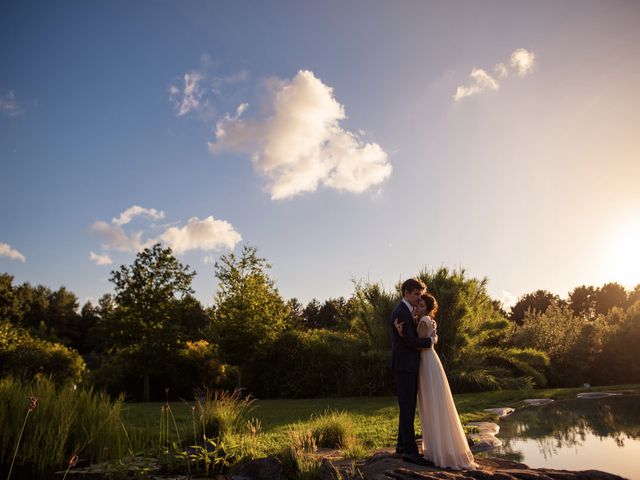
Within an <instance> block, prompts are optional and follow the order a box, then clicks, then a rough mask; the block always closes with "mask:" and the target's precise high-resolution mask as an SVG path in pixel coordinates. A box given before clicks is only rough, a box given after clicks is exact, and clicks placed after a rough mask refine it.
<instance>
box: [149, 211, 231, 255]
mask: <svg viewBox="0 0 640 480" xmlns="http://www.w3.org/2000/svg"><path fill="white" fill-rule="evenodd" d="M159 238H160V240H162V241H163V242H165V243H166V244H167V245H169V246H170V247H171V248H172V249H173V250H174V251H175V252H176V253H178V254H180V253H184V252H186V251H188V250H215V249H218V248H229V249H233V248H234V247H235V245H236V244H237V243H238V242H239V241H240V240H242V237H241V236H240V234H239V233H238V232H237V231H236V230H235V228H233V225H231V224H230V223H229V222H226V221H224V220H216V219H215V218H213V217H212V216H209V217H207V218H205V219H203V220H200V219H198V218H197V217H193V218H191V219H190V220H189V222H188V223H187V224H186V225H185V226H183V227H170V228H168V229H167V230H166V231H165V232H164V233H163V234H161V235H160V237H159Z"/></svg>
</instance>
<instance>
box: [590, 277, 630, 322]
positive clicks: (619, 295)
mask: <svg viewBox="0 0 640 480" xmlns="http://www.w3.org/2000/svg"><path fill="white" fill-rule="evenodd" d="M595 303H596V305H595V308H596V313H598V314H602V315H606V314H607V313H608V312H609V310H611V309H612V308H613V307H620V308H625V307H626V306H627V291H626V290H625V288H624V287H623V286H622V285H620V284H619V283H607V284H605V285H603V286H602V287H600V289H599V290H598V292H597V294H596V301H595Z"/></svg>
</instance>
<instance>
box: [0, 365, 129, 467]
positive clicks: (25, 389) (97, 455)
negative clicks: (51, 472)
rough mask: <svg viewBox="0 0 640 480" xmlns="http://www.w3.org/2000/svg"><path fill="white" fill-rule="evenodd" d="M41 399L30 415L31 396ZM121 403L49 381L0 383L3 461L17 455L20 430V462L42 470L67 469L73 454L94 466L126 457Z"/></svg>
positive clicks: (1, 449)
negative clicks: (64, 467)
mask: <svg viewBox="0 0 640 480" xmlns="http://www.w3.org/2000/svg"><path fill="white" fill-rule="evenodd" d="M30 397H35V398H37V407H36V408H34V409H33V410H32V411H31V412H30V416H29V418H27V421H26V422H25V421H24V420H25V416H26V414H27V412H28V410H29V398H30ZM121 409H122V399H119V400H116V401H111V400H110V399H109V398H108V397H107V396H106V395H104V394H101V393H96V392H94V391H93V390H92V389H75V388H73V387H71V386H69V385H66V386H57V385H56V384H55V383H54V382H52V381H51V380H49V379H48V378H46V377H45V378H41V379H39V380H36V381H33V382H29V383H22V382H20V381H18V380H15V379H13V378H10V377H7V378H4V379H2V380H0V424H1V425H2V429H0V463H3V464H6V463H8V462H9V460H10V459H11V457H12V456H13V454H14V451H15V448H16V445H17V442H18V438H19V434H20V430H21V428H22V425H23V424H24V425H25V431H24V437H23V439H22V442H21V443H20V445H19V449H18V454H17V458H18V460H17V462H16V463H17V464H23V465H31V466H34V467H36V468H37V469H38V470H41V471H42V470H45V469H47V468H60V467H63V466H66V464H67V462H68V461H69V458H71V456H72V455H75V454H77V455H79V456H80V457H82V459H84V460H87V461H89V462H101V461H105V460H109V459H116V458H121V457H123V456H124V455H125V453H126V452H127V451H129V444H128V442H127V437H126V432H125V431H124V429H123V426H122V423H121V420H120V412H121Z"/></svg>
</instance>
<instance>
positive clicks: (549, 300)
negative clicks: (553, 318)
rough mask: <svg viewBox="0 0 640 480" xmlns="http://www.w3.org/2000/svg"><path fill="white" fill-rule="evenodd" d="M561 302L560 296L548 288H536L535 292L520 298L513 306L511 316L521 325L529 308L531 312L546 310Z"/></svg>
mask: <svg viewBox="0 0 640 480" xmlns="http://www.w3.org/2000/svg"><path fill="white" fill-rule="evenodd" d="M559 302H560V297H558V296H557V295H554V294H553V293H551V292H548V291H547V290H536V291H535V292H533V293H527V294H526V295H523V296H522V297H520V298H519V299H518V301H517V302H516V304H515V305H514V306H513V307H511V314H510V315H509V318H510V319H511V320H512V321H513V322H516V323H517V324H519V325H521V324H522V322H523V321H524V314H525V313H526V312H527V311H528V310H529V311H531V312H542V313H544V312H546V311H547V308H549V306H550V305H556V304H558V303H559Z"/></svg>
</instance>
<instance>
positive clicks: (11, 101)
mask: <svg viewBox="0 0 640 480" xmlns="http://www.w3.org/2000/svg"><path fill="white" fill-rule="evenodd" d="M0 112H2V113H4V114H5V115H7V116H9V117H17V116H18V115H20V114H21V113H22V108H21V107H20V104H19V103H18V101H17V100H16V96H15V94H14V93H13V90H9V92H8V93H7V94H6V95H4V96H3V97H0Z"/></svg>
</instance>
